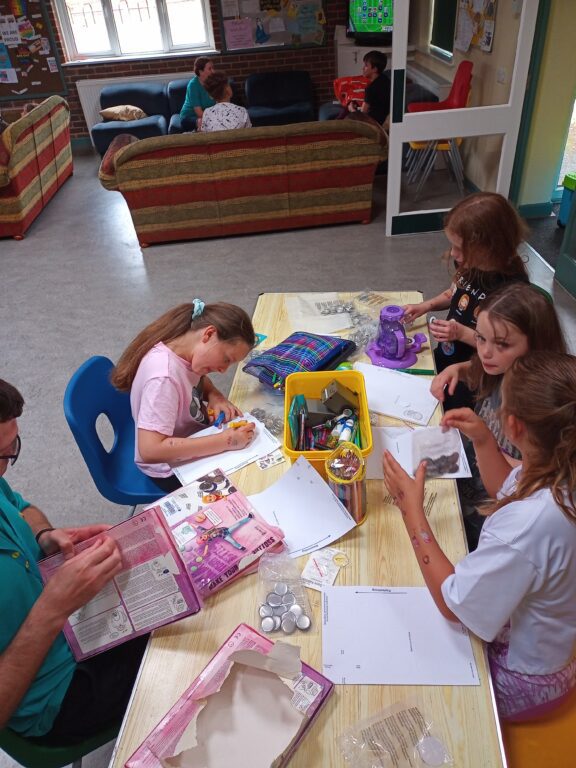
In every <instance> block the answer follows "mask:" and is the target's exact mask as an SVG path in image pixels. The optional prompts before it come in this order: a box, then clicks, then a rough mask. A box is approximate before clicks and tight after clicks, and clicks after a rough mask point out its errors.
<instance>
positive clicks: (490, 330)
mask: <svg viewBox="0 0 576 768" xmlns="http://www.w3.org/2000/svg"><path fill="white" fill-rule="evenodd" d="M481 307H482V309H481V311H480V313H479V314H478V320H477V323H476V333H475V335H476V353H475V354H474V355H473V356H472V359H471V360H467V361H466V362H464V363H455V364H454V365H449V366H448V367H447V368H444V370H443V371H442V372H441V373H439V374H438V375H437V376H436V377H435V378H434V380H433V381H432V384H431V386H430V391H431V392H432V394H433V395H434V397H436V398H437V399H438V400H440V402H444V399H445V396H446V395H452V394H454V391H455V389H456V386H457V385H458V383H459V382H460V381H463V382H464V384H466V386H467V387H468V389H469V390H470V392H473V393H474V395H475V407H474V410H475V412H476V413H477V414H478V416H480V417H481V418H482V419H483V420H484V421H485V422H486V424H487V425H488V427H489V428H490V431H491V432H492V434H493V435H494V437H495V438H496V441H497V442H498V446H499V447H500V450H501V451H502V453H503V454H504V455H505V456H506V458H507V460H508V462H509V464H510V466H511V467H515V466H517V465H518V464H519V463H520V460H521V459H522V455H521V453H520V452H519V451H518V449H517V448H515V447H514V446H513V445H512V444H511V443H510V442H509V441H508V440H507V439H506V436H505V435H504V432H503V431H502V425H501V424H500V418H499V410H500V405H501V393H500V388H501V385H502V377H503V375H504V373H505V372H506V371H507V370H508V368H510V366H511V365H512V363H513V362H514V361H515V360H516V359H517V358H518V357H522V355H525V354H526V353H527V352H537V351H538V350H540V349H543V350H547V351H548V352H566V343H565V341H564V336H563V334H562V329H561V328H560V323H559V322H558V316H557V315H556V312H555V310H554V306H553V304H552V303H551V301H550V300H549V299H548V297H546V296H545V295H544V294H543V293H541V292H540V291H539V290H538V289H537V288H535V287H534V286H533V285H529V284H528V283H512V284H510V285H506V286H504V287H503V288H499V289H498V290H496V291H494V293H491V294H490V296H488V297H487V298H486V299H485V300H484V301H483V302H482V304H481ZM465 448H466V456H467V458H468V463H469V465H470V470H471V472H472V477H470V478H468V477H466V478H461V479H459V480H458V481H457V482H458V495H459V497H460V505H461V507H462V515H463V517H464V527H465V529H466V538H467V539H468V549H469V550H470V551H472V550H473V549H476V547H477V546H478V537H479V536H480V531H481V530H482V526H483V525H484V521H485V520H486V516H485V515H482V514H480V513H478V511H477V510H478V507H479V506H480V505H481V504H482V503H484V502H485V501H486V500H487V499H488V496H487V494H486V490H485V488H484V486H483V484H482V479H481V477H480V472H479V470H478V466H477V463H476V457H475V455H474V449H473V448H472V446H471V444H470V443H468V442H466V445H465Z"/></svg>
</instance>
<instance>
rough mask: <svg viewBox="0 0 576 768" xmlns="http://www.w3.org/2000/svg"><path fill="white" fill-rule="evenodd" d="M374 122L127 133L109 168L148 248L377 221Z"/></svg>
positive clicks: (378, 148)
mask: <svg viewBox="0 0 576 768" xmlns="http://www.w3.org/2000/svg"><path fill="white" fill-rule="evenodd" d="M381 142H382V135H381V133H380V131H379V129H376V128H374V126H372V125H367V124H364V123H359V122H353V121H351V120H338V121H333V122H329V123H327V122H323V123H322V122H313V123H296V124H293V125H280V126H267V127H261V128H243V129H238V130H232V131H217V132H214V133H188V134H182V135H171V136H160V137H157V138H150V139H142V140H140V141H138V140H137V139H135V138H133V137H129V136H127V135H124V136H118V137H116V140H115V141H114V142H113V143H112V144H111V145H110V147H109V149H108V152H107V153H106V155H105V156H104V158H103V160H102V165H101V167H100V174H99V177H100V181H101V183H102V184H103V186H104V187H106V189H110V190H117V191H119V192H121V193H122V195H123V196H124V198H125V200H126V202H127V204H128V208H129V210H130V214H131V216H132V221H133V222H134V228H135V229H136V234H137V236H138V240H139V242H140V245H141V246H142V247H145V246H147V245H149V244H152V243H162V242H167V241H171V240H193V239H197V238H205V237H222V236H225V235H238V234H244V233H249V232H269V231H274V230H281V229H293V228H297V227H314V226H319V225H323V224H339V223H341V222H350V221H362V222H368V221H369V220H370V217H371V208H372V185H373V181H374V174H375V171H376V166H377V165H378V163H379V162H380V161H381V160H382V159H383V158H384V157H385V156H386V151H385V149H384V148H383V147H382V143H381Z"/></svg>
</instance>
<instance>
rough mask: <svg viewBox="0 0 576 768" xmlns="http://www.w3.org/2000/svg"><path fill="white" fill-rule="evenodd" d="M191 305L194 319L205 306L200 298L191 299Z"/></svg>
mask: <svg viewBox="0 0 576 768" xmlns="http://www.w3.org/2000/svg"><path fill="white" fill-rule="evenodd" d="M192 305H193V307H194V309H193V310H192V320H196V318H197V317H200V315H201V314H202V312H204V307H205V306H206V305H205V304H204V302H203V301H202V299H193V301H192Z"/></svg>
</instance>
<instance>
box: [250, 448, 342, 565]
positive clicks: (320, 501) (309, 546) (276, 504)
mask: <svg viewBox="0 0 576 768" xmlns="http://www.w3.org/2000/svg"><path fill="white" fill-rule="evenodd" d="M249 499H250V501H251V503H252V504H253V506H254V507H255V508H256V509H257V510H258V512H259V513H260V515H261V516H262V517H263V518H264V519H265V520H266V521H267V522H268V523H269V524H270V525H274V526H278V527H279V528H281V529H282V531H283V532H284V545H285V547H286V548H287V550H288V554H289V555H290V557H300V556H301V555H305V554H308V553H310V552H315V551H316V550H318V549H321V548H322V547H326V546H328V545H329V544H333V543H334V542H336V541H337V540H338V539H339V538H341V537H342V536H344V534H346V533H348V531H351V530H352V528H354V526H355V525H356V524H355V522H354V519H353V518H352V516H351V514H350V513H349V512H348V510H347V509H346V507H345V506H344V505H343V504H342V503H341V502H340V501H339V500H338V499H337V498H336V496H335V495H334V494H333V493H332V491H331V490H330V488H329V487H328V486H327V484H326V483H325V482H324V480H322V478H321V477H320V475H319V474H318V472H316V470H315V469H314V468H313V467H312V465H311V464H310V463H309V462H308V461H306V459H305V458H303V457H300V458H299V459H298V460H297V461H296V462H295V463H294V464H293V465H292V466H291V467H290V469H289V470H288V471H287V472H285V473H284V474H283V475H282V477H281V478H280V479H279V480H277V481H276V482H275V483H274V484H273V485H271V486H270V487H269V488H267V489H266V490H265V491H262V492H261V493H256V494H253V495H251V496H249Z"/></svg>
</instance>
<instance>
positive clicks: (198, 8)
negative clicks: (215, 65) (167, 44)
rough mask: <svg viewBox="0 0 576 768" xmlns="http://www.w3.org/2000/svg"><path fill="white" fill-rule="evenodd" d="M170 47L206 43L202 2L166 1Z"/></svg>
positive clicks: (192, 0) (189, 0) (198, 0)
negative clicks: (170, 39) (170, 38)
mask: <svg viewBox="0 0 576 768" xmlns="http://www.w3.org/2000/svg"><path fill="white" fill-rule="evenodd" d="M166 11H167V13H168V22H169V24H170V35H171V37H172V45H175V46H178V45H203V44H205V43H206V42H207V36H206V29H205V26H204V14H203V13H202V0H166Z"/></svg>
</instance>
